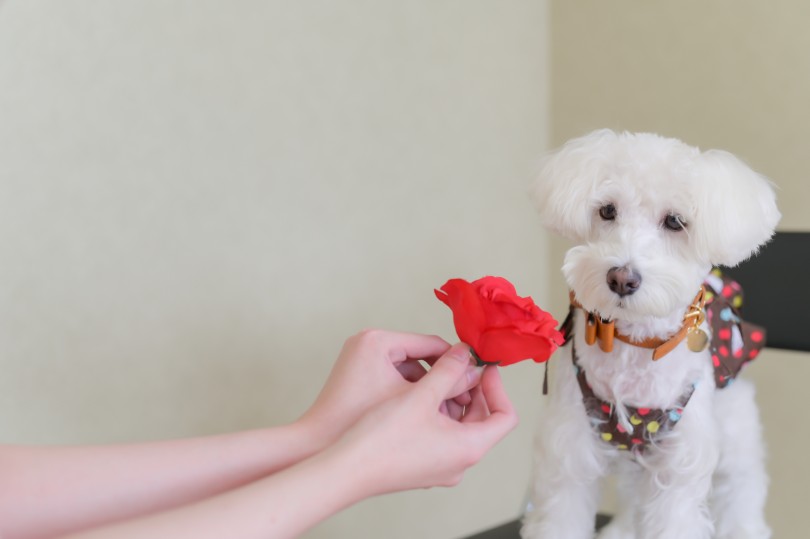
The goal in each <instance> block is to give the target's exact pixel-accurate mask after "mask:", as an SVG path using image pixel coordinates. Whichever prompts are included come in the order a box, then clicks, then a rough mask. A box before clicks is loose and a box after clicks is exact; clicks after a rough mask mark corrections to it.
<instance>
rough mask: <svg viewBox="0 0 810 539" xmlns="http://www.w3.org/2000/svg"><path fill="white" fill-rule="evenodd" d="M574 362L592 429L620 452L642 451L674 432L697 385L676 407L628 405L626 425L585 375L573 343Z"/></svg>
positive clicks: (687, 391)
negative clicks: (601, 397)
mask: <svg viewBox="0 0 810 539" xmlns="http://www.w3.org/2000/svg"><path fill="white" fill-rule="evenodd" d="M571 359H572V360H573V362H574V370H575V371H576V374H577V382H579V388H580V389H581V390H582V402H583V404H585V411H586V412H587V413H588V417H589V418H590V420H591V424H592V425H593V428H594V429H595V430H596V432H597V434H599V436H600V437H601V439H602V440H603V441H605V442H608V443H609V444H611V445H613V446H615V447H616V448H617V449H620V450H625V451H633V452H643V451H644V450H645V449H646V448H647V447H648V446H650V445H651V444H653V443H655V442H656V441H657V440H658V439H659V438H661V437H662V436H663V435H664V434H665V433H667V432H669V431H670V430H672V428H673V427H674V426H675V425H676V424H677V423H678V421H680V419H681V416H682V415H683V411H684V408H685V407H686V405H687V404H688V403H689V399H690V398H691V397H692V393H694V391H695V386H694V385H693V386H691V387H689V388H688V389H687V390H686V391H685V392H684V394H683V395H681V397H680V398H679V399H678V402H677V404H676V406H674V407H672V408H668V409H660V408H634V407H632V406H625V408H626V410H627V415H628V418H629V425H628V424H627V422H624V424H623V422H621V421H620V419H619V414H618V413H617V411H616V409H615V406H614V405H613V403H610V402H606V401H603V400H602V399H600V398H599V397H597V396H596V394H595V393H594V391H593V388H592V387H591V385H590V384H589V383H588V379H587V377H586V376H585V371H584V370H583V369H582V368H581V367H580V366H579V363H578V361H577V353H576V350H575V348H574V346H573V344H572V345H571Z"/></svg>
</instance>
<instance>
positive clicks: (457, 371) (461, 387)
mask: <svg viewBox="0 0 810 539" xmlns="http://www.w3.org/2000/svg"><path fill="white" fill-rule="evenodd" d="M471 358H472V356H471V355H470V347H469V346H467V345H466V344H462V343H459V344H456V345H453V346H452V347H451V348H450V349H449V350H448V351H447V352H445V353H444V355H442V357H440V358H439V359H438V360H436V363H434V364H433V367H431V369H430V371H429V372H428V373H427V374H426V375H425V376H424V378H422V380H420V381H419V382H418V383H419V384H420V386H421V387H422V388H424V389H426V390H428V391H430V392H431V393H432V394H433V395H434V396H435V397H436V399H437V401H438V402H441V401H444V400H447V399H451V398H453V397H455V396H456V395H455V394H454V393H462V392H464V391H466V390H467V389H468V387H467V386H468V384H467V372H471V373H473V372H474V371H473V370H472V369H469V367H470V359H471Z"/></svg>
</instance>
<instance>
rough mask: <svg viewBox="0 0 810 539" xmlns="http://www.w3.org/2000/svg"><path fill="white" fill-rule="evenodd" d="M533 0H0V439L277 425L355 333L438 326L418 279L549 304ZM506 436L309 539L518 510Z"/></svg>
mask: <svg viewBox="0 0 810 539" xmlns="http://www.w3.org/2000/svg"><path fill="white" fill-rule="evenodd" d="M545 10H546V2H545V1H540V2H536V1H530V0H509V1H504V2H498V3H497V4H496V3H494V2H487V1H483V0H475V1H473V0H447V1H442V2H434V1H430V0H415V1H409V2H398V1H380V0H374V1H372V0H353V1H346V2H330V1H326V0H323V1H315V0H302V1H297V2H284V1H273V2H266V1H258V0H255V1H249V0H238V1H231V2H216V1H213V0H197V1H194V2H191V1H181V0H143V1H139V2H107V1H102V0H76V1H72V2H60V1H57V0H51V1H47V0H28V1H23V0H10V1H7V2H5V3H4V4H3V5H2V7H1V8H0V260H2V263H1V264H0V343H2V344H1V345H0V367H1V368H2V372H3V376H2V377H0V438H1V439H2V441H5V442H25V443H90V442H116V441H128V440H143V439H151V438H160V437H174V436H189V435H197V434H207V433H214V432H221V431H228V430H233V429H239V428H247V427H255V426H260V425H270V424H278V423H281V422H285V421H289V420H292V419H293V418H295V417H296V416H297V415H298V414H300V413H301V412H302V411H303V410H304V409H305V407H306V406H307V404H308V403H309V402H310V401H311V400H312V399H313V398H314V396H315V395H316V393H317V391H318V389H319V387H320V385H321V383H322V382H323V380H324V379H325V376H326V374H327V372H328V368H329V366H330V364H331V362H332V360H333V359H334V356H335V354H336V352H337V351H338V349H339V346H340V344H341V343H342V341H343V339H344V338H345V337H347V336H348V335H350V334H351V333H353V332H355V331H357V330H359V329H361V328H363V327H365V326H382V327H388V328H393V329H403V330H413V331H423V332H431V333H440V334H442V335H443V336H445V337H446V338H448V339H452V338H454V336H453V333H452V326H451V323H450V316H449V311H447V310H446V308H445V307H444V306H442V305H441V304H440V303H439V302H438V301H436V300H435V298H434V297H433V293H432V289H433V287H435V286H438V285H441V284H442V283H443V282H444V280H446V279H447V278H450V277H455V276H463V277H467V278H474V277H478V276H481V275H484V274H502V275H505V276H507V277H509V278H511V279H512V280H513V281H514V282H515V283H516V284H517V285H518V289H519V290H520V291H522V292H524V293H526V294H532V295H533V296H534V297H535V299H537V300H538V302H539V303H540V304H541V305H542V304H543V303H544V301H545V300H546V297H547V295H548V294H547V290H546V281H547V276H548V271H549V270H548V269H547V267H546V264H545V263H544V257H545V254H546V240H545V236H543V235H542V234H540V233H538V231H537V223H536V221H535V217H534V213H533V210H532V208H531V206H530V204H529V202H528V200H527V197H526V196H525V186H526V184H527V182H528V181H529V179H530V177H531V172H532V168H533V165H534V161H535V158H536V156H537V155H538V154H539V153H540V152H541V151H542V150H543V149H544V148H545V146H546V126H547V111H546V85H545V84H546V82H545V81H546V75H547V65H546V60H545V57H546V51H547V43H546V36H547V28H546V25H547V21H546V13H545ZM541 372H542V370H541V369H540V368H538V367H536V366H533V365H520V366H515V367H512V368H510V369H508V370H506V371H505V372H504V376H505V378H506V381H507V385H508V389H509V392H510V394H511V396H512V398H513V399H514V401H515V403H516V405H517V407H518V410H519V412H520V413H521V415H522V418H523V422H522V425H521V427H520V428H519V430H518V431H516V432H515V433H513V434H512V435H511V436H510V437H509V438H508V439H507V441H505V442H504V443H503V444H502V445H501V446H500V447H499V448H498V449H497V450H496V451H495V452H494V453H493V454H492V455H491V456H490V457H488V458H487V459H486V460H485V461H484V462H483V463H482V465H480V466H479V467H478V468H477V469H475V470H474V471H472V472H470V473H469V474H468V477H467V479H466V480H465V483H464V484H463V485H462V486H461V487H459V488H458V489H454V490H434V491H426V492H415V493H408V494H402V495H395V496H389V497H385V498H380V499H376V500H372V501H369V502H366V503H364V504H361V505H359V506H357V507H355V508H353V509H352V510H350V511H347V512H346V513H344V514H342V515H340V516H338V517H336V518H334V519H332V520H331V521H329V522H327V523H326V524H324V525H322V526H320V527H318V528H317V529H316V530H314V531H312V532H311V533H310V534H308V536H310V537H387V538H397V537H403V538H404V537H426V538H427V537H436V538H440V537H442V538H445V537H453V536H460V535H462V534H464V533H467V532H470V531H472V530H475V529H479V528H481V527H485V526H487V525H491V524H493V523H496V522H499V521H502V520H507V519H509V518H512V517H513V516H515V515H516V514H517V513H518V511H519V509H520V505H521V503H522V499H523V495H524V492H525V488H526V485H527V483H528V481H527V478H526V474H527V473H528V468H529V451H530V438H531V435H532V430H533V423H534V420H533V418H534V416H535V415H536V412H537V406H536V399H537V391H538V387H539V385H540V378H541Z"/></svg>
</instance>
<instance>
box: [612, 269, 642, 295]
mask: <svg viewBox="0 0 810 539" xmlns="http://www.w3.org/2000/svg"><path fill="white" fill-rule="evenodd" d="M607 284H608V287H609V288H610V289H611V290H612V291H613V292H615V293H617V294H618V295H619V296H620V297H624V296H629V295H631V294H635V293H636V290H638V289H639V287H640V286H641V275H639V274H638V273H637V272H635V271H633V270H631V269H630V268H628V267H627V266H622V267H620V268H610V269H609V270H608V272H607Z"/></svg>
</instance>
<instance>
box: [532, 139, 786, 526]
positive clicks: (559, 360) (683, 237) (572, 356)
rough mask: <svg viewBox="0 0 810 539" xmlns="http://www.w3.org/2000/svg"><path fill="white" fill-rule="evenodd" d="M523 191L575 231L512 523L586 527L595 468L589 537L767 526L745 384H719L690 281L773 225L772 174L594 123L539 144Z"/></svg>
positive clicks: (744, 252)
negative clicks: (528, 466) (604, 487)
mask: <svg viewBox="0 0 810 539" xmlns="http://www.w3.org/2000/svg"><path fill="white" fill-rule="evenodd" d="M535 196H536V200H537V203H538V205H539V207H540V209H541V213H542V216H543V219H544V223H545V225H546V226H547V227H548V228H550V229H551V230H553V231H555V232H557V233H559V234H561V235H562V236H564V237H566V238H568V239H570V240H573V241H574V242H575V243H576V245H575V246H574V247H573V248H572V249H570V250H569V251H568V253H567V254H566V256H565V263H564V265H563V268H562V270H563V273H564V275H565V279H566V281H567V282H568V285H569V287H570V289H571V297H572V305H573V306H574V308H572V311H571V312H572V318H571V321H572V325H571V328H570V329H571V332H570V333H571V335H572V340H571V343H570V344H569V345H568V346H567V347H565V348H562V349H561V350H560V351H559V352H558V353H557V355H556V356H555V357H554V358H552V361H551V362H550V364H549V371H548V385H549V387H548V393H549V399H548V406H547V408H546V410H545V413H544V414H543V418H542V419H541V426H540V429H539V431H538V436H537V443H536V466H535V468H536V471H535V477H534V489H533V490H534V493H533V499H532V504H531V506H532V509H531V510H530V511H529V512H528V513H527V515H526V518H525V521H524V525H523V529H522V535H523V537H524V538H528V539H539V538H544V539H580V538H582V539H584V538H590V537H592V536H593V533H594V531H593V530H594V517H595V514H596V511H597V504H598V499H599V490H600V482H601V479H602V478H603V477H604V476H605V475H606V474H608V473H616V474H617V476H618V479H617V481H618V484H617V488H618V494H619V500H620V503H621V505H622V509H621V510H620V512H619V514H618V515H616V517H615V518H614V519H613V521H612V523H611V524H610V525H609V526H608V527H607V528H606V529H604V530H603V531H602V532H601V535H600V538H610V539H618V538H621V539H631V538H635V539H668V538H672V539H704V538H710V537H720V538H767V537H769V536H770V530H769V529H768V526H767V525H766V523H765V520H764V516H763V510H764V504H765V498H766V490H767V483H768V478H767V475H766V473H765V469H764V462H763V461H764V450H763V442H762V440H761V427H760V423H759V417H758V411H757V408H756V405H755V402H754V389H753V386H752V385H751V384H750V383H748V382H745V381H743V380H738V381H736V383H734V384H731V385H729V386H728V387H725V388H722V389H720V388H718V387H717V385H716V382H715V372H714V369H713V361H714V363H715V364H716V363H717V358H716V357H713V355H712V351H711V350H709V349H704V344H705V340H706V334H707V333H710V331H711V330H710V329H709V325H708V324H707V322H706V321H704V316H705V313H704V311H703V299H704V298H703V297H702V293H701V290H702V288H701V286H702V284H703V282H704V279H705V278H706V276H707V274H709V272H710V270H711V269H712V267H713V266H715V265H724V266H734V265H736V264H738V263H739V262H741V261H743V260H745V259H746V258H748V257H750V256H751V255H752V254H754V253H755V252H756V251H757V250H758V248H759V247H760V246H761V245H763V244H764V243H765V242H767V241H768V240H769V239H770V237H771V236H772V235H773V232H774V228H775V226H776V224H777V222H778V221H779V218H780V214H779V211H778V210H777V207H776V203H775V197H774V192H773V189H772V186H771V184H770V183H769V182H768V181H767V180H766V179H765V178H763V177H762V176H760V175H758V174H757V173H755V172H754V171H752V170H751V169H749V168H748V167H747V166H746V165H745V164H743V163H742V162H741V161H740V160H739V159H737V158H735V157H734V156H733V155H731V154H729V153H727V152H723V151H717V150H710V151H706V152H700V151H699V150H698V149H696V148H693V147H690V146H687V145H686V144H684V143H682V142H680V141H678V140H674V139H668V138H663V137H660V136H657V135H652V134H632V133H621V134H619V133H615V132H613V131H610V130H601V131H596V132H593V133H591V134H589V135H586V136H584V137H581V138H578V139H574V140H571V141H569V142H568V143H567V144H565V145H564V146H563V147H562V148H561V149H559V150H557V151H556V152H554V153H552V154H551V155H549V156H548V158H547V159H546V161H545V162H544V164H543V167H542V170H541V173H540V176H539V179H538V181H537V184H536V189H535ZM721 288H722V287H721ZM735 331H737V330H735ZM737 333H739V331H737ZM759 337H760V338H761V335H760V336H759ZM736 338H737V339H739V335H737V336H736ZM596 341H599V342H596ZM654 356H655V359H653V357H654ZM753 356H754V353H752V354H751V357H753ZM600 410H601V411H600ZM609 425H612V427H613V428H614V430H610V429H609V428H608V426H609Z"/></svg>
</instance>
